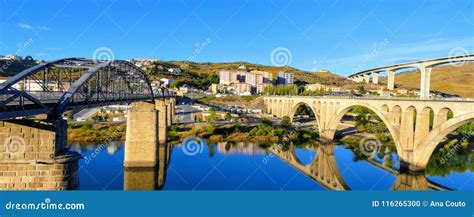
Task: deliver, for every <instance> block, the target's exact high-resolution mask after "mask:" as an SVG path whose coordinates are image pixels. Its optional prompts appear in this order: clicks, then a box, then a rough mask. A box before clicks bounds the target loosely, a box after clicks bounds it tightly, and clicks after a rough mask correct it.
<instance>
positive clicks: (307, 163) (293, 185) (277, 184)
mask: <svg viewBox="0 0 474 217" xmlns="http://www.w3.org/2000/svg"><path fill="white" fill-rule="evenodd" d="M200 145H201V146H202V147H199V149H200V150H202V152H199V154H197V155H189V152H185V151H183V146H180V145H170V144H168V145H161V146H160V147H159V159H158V166H157V167H154V168H134V169H130V168H123V166H122V163H123V143H121V142H115V143H109V144H108V145H106V146H102V145H95V146H83V145H82V146H76V149H77V150H79V151H81V152H82V155H83V156H84V158H85V159H87V158H89V160H88V162H86V161H82V162H81V172H80V178H81V182H80V183H81V189H125V190H160V189H165V190H173V189H174V190H186V189H187V190H231V189H234V190H239V189H249V190H259V189H260V190H265V189H274V190H290V189H295V190H303V189H306V190H311V189H313V190H322V189H328V190H351V189H353V190H449V188H448V187H446V186H444V185H446V183H448V181H447V180H449V182H451V181H452V180H454V181H453V183H455V184H453V183H451V185H450V186H451V187H454V188H456V189H462V188H466V186H467V188H469V181H466V180H470V179H471V178H472V173H470V172H464V173H461V175H462V177H463V178H464V179H456V178H453V176H454V177H455V176H457V175H459V174H457V173H453V174H451V175H449V176H448V177H447V178H443V177H437V176H427V175H426V174H408V173H403V172H400V171H399V170H398V166H397V165H398V161H399V160H398V157H397V156H396V154H394V153H392V152H390V151H387V150H388V149H380V150H382V151H381V152H383V153H377V154H374V155H371V156H369V157H363V156H358V154H357V153H356V151H355V150H354V149H351V148H350V147H347V146H344V145H335V144H323V143H317V142H315V143H310V144H274V145H261V144H260V145H259V144H255V143H244V142H241V143H231V142H220V143H210V144H208V143H206V142H205V141H204V142H203V143H200ZM98 150H101V151H98ZM101 152H103V153H101ZM106 153H107V154H106ZM186 153H187V154H186ZM427 177H428V178H427ZM440 183H441V184H440ZM465 183H467V184H465ZM449 184H450V183H448V185H449Z"/></svg>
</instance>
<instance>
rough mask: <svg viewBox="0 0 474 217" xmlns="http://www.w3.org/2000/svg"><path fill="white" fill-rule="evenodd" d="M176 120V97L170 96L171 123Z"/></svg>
mask: <svg viewBox="0 0 474 217" xmlns="http://www.w3.org/2000/svg"><path fill="white" fill-rule="evenodd" d="M175 121H176V98H174V97H173V98H171V123H174V122H175Z"/></svg>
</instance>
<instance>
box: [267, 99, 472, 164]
mask: <svg viewBox="0 0 474 217" xmlns="http://www.w3.org/2000/svg"><path fill="white" fill-rule="evenodd" d="M264 102H265V107H266V111H267V112H268V113H270V114H273V115H275V116H276V117H279V118H282V117H284V116H288V117H290V118H291V119H292V120H293V116H294V114H295V112H296V110H297V109H298V107H300V106H302V105H305V106H308V107H309V108H311V110H312V111H313V113H314V114H315V116H316V122H317V126H315V127H317V128H318V130H319V134H320V136H321V137H323V138H325V139H328V140H333V139H334V136H335V134H336V131H337V126H338V124H339V122H340V121H341V119H342V117H343V116H344V115H345V114H347V113H348V112H349V111H350V110H351V109H352V108H354V107H356V106H363V107H365V108H368V109H370V110H372V111H373V112H374V113H375V114H376V115H377V116H378V117H379V118H380V119H381V120H382V121H383V123H384V124H385V125H386V126H387V128H388V130H389V132H390V135H391V136H392V139H393V141H394V142H395V146H396V148H397V153H398V155H399V156H400V159H401V161H402V162H401V164H402V165H403V166H404V167H405V166H406V167H407V168H409V169H410V170H423V169H424V168H425V167H426V165H427V163H428V161H429V159H430V156H431V154H432V153H433V151H434V150H435V149H436V147H437V146H438V144H439V143H440V142H442V141H443V140H444V138H445V137H446V135H448V134H449V133H451V132H452V131H454V130H455V129H456V128H458V127H460V126H461V125H463V124H465V123H468V122H472V121H474V101H473V100H471V99H457V98H453V99H449V98H443V99H430V100H420V99H411V98H393V97H391V98H382V97H336V96H322V97H318V96H266V97H265V98H264ZM430 114H431V115H432V116H434V118H433V119H432V120H430ZM449 114H452V117H450V115H449Z"/></svg>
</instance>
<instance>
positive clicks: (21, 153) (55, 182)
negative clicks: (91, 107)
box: [0, 119, 80, 190]
mask: <svg viewBox="0 0 474 217" xmlns="http://www.w3.org/2000/svg"><path fill="white" fill-rule="evenodd" d="M79 159H80V155H79V154H78V153H76V152H71V151H69V147H68V145H67V122H66V121H65V120H62V119H60V120H11V121H0V173H1V174H2V175H1V176H0V190H69V189H77V188H78V187H79V179H78V175H77V171H78V160H79Z"/></svg>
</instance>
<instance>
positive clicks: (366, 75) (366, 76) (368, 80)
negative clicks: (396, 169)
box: [364, 73, 370, 84]
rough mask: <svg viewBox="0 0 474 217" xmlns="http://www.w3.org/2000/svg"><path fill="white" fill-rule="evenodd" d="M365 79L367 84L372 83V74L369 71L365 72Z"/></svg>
mask: <svg viewBox="0 0 474 217" xmlns="http://www.w3.org/2000/svg"><path fill="white" fill-rule="evenodd" d="M364 81H365V83H367V84H368V83H370V74H368V73H366V74H364Z"/></svg>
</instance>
